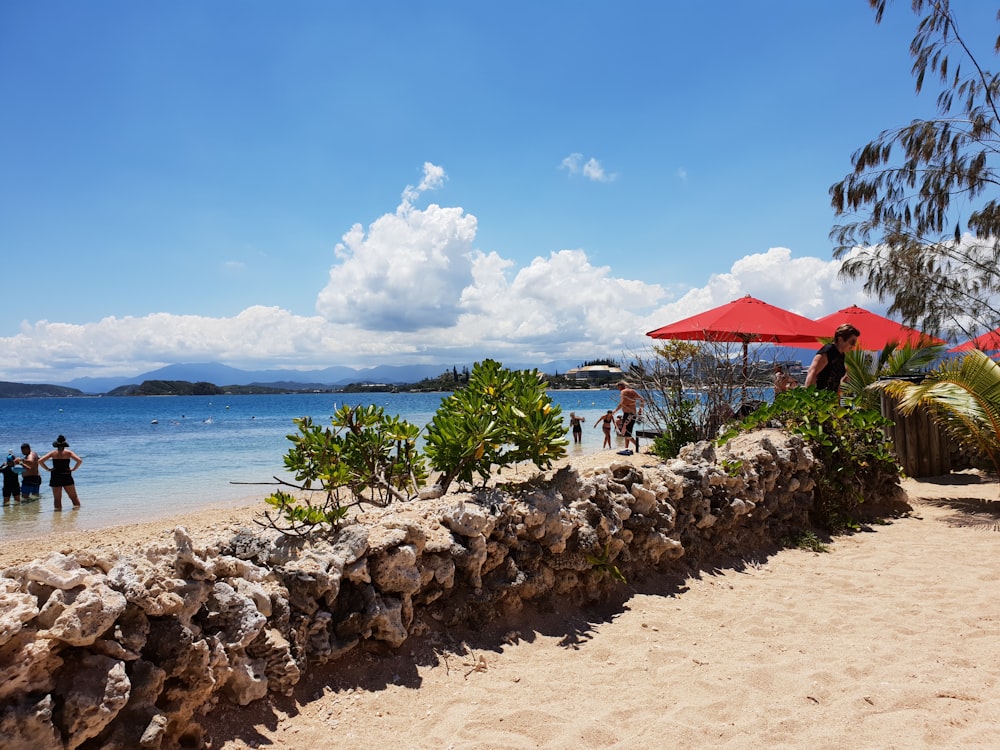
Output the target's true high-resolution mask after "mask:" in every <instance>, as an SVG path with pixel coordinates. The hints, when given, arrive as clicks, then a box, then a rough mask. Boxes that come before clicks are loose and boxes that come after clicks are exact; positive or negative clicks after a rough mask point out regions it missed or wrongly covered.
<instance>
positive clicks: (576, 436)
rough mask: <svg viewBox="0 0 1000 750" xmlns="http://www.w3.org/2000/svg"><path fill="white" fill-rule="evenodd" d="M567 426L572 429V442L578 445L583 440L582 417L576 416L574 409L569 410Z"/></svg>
mask: <svg viewBox="0 0 1000 750" xmlns="http://www.w3.org/2000/svg"><path fill="white" fill-rule="evenodd" d="M569 426H570V429H572V430H573V442H574V443H576V444H577V445H579V444H580V443H582V442H583V417H578V416H576V412H575V411H571V412H570V413H569Z"/></svg>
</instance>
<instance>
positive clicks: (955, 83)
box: [830, 0, 1000, 333]
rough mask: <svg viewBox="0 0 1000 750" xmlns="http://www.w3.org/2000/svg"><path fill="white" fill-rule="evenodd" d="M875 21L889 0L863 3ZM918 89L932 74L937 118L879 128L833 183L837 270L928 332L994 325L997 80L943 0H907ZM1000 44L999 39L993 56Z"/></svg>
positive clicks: (999, 254) (999, 240) (998, 284)
mask: <svg viewBox="0 0 1000 750" xmlns="http://www.w3.org/2000/svg"><path fill="white" fill-rule="evenodd" d="M868 1H869V4H870V5H871V6H872V8H873V9H874V11H875V21H876V23H879V22H881V20H882V16H883V14H884V12H885V10H886V5H887V0H868ZM911 5H912V8H913V12H914V13H915V14H917V15H918V16H919V17H920V21H919V23H918V26H917V31H916V34H915V35H914V37H913V41H912V42H911V44H910V54H911V56H912V58H913V67H912V72H913V76H914V79H915V81H916V90H917V92H918V93H920V92H921V91H922V90H923V89H924V87H925V85H928V84H929V82H930V81H933V80H936V81H937V83H938V84H939V86H940V92H939V94H938V97H937V110H938V116H937V117H935V118H933V119H928V120H923V119H918V120H914V121H912V122H911V123H910V124H909V125H905V126H903V127H898V128H893V129H889V130H885V131H883V132H882V133H881V134H879V136H878V137H877V138H876V139H875V140H873V141H871V142H870V143H868V144H867V145H865V146H863V147H862V148H861V149H859V150H858V151H857V152H855V153H854V155H853V156H852V158H851V163H852V165H853V170H852V172H851V173H850V174H848V175H847V176H846V177H845V178H844V179H843V180H841V181H840V182H838V183H836V184H835V185H833V186H832V187H831V188H830V195H831V199H832V200H831V202H832V205H833V208H834V210H835V211H836V213H837V214H838V216H841V217H843V219H842V222H843V223H841V224H839V225H838V226H836V227H835V228H834V230H833V231H832V232H831V238H832V239H833V241H834V242H835V245H836V247H835V250H834V256H835V257H837V258H839V259H841V260H842V261H843V265H842V269H841V273H842V274H843V275H844V276H846V277H847V278H851V279H864V280H865V290H866V291H867V292H869V293H871V294H875V295H877V296H878V297H879V299H882V300H892V304H891V306H890V307H889V312H890V313H896V314H898V315H900V316H901V317H902V318H903V319H904V321H905V322H907V323H909V324H911V325H914V326H917V327H920V328H921V330H925V331H929V332H941V331H943V330H946V329H952V330H962V331H963V332H966V333H968V332H970V331H971V330H975V329H988V328H992V327H994V326H995V325H996V323H997V322H998V321H1000V309H998V307H1000V306H998V304H997V302H996V300H997V295H998V294H1000V204H998V200H997V190H996V188H997V185H998V172H997V158H998V155H1000V115H998V108H997V100H998V96H1000V79H998V77H997V75H996V74H994V73H991V72H989V71H988V70H986V69H985V68H984V67H982V65H981V63H980V60H979V59H977V57H976V56H975V55H974V54H973V52H972V50H971V49H970V48H969V46H968V45H967V44H966V41H965V39H964V38H963V37H962V35H961V33H960V31H959V28H958V24H957V21H956V18H955V16H954V14H953V13H952V10H951V5H950V3H949V1H948V0H911ZM998 49H1000V40H998V41H997V44H996V45H995V46H994V50H993V51H994V53H995V52H996V51H997V50H998Z"/></svg>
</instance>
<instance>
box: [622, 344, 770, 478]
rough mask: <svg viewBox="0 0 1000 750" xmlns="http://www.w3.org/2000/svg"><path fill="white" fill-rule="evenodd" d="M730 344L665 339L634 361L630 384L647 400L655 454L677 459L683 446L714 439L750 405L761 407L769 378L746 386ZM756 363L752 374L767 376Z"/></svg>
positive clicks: (647, 419) (636, 356) (637, 356)
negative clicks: (656, 435) (653, 435)
mask: <svg viewBox="0 0 1000 750" xmlns="http://www.w3.org/2000/svg"><path fill="white" fill-rule="evenodd" d="M731 355H732V351H731V349H730V344H728V343H726V342H717V341H697V342H695V341H681V340H677V339H664V340H662V341H661V342H660V343H657V344H655V345H653V346H652V347H650V349H649V350H648V352H647V353H641V354H636V355H634V356H633V357H632V360H633V364H632V365H631V367H630V368H629V378H630V379H631V380H632V381H633V382H634V384H635V388H636V390H637V391H639V393H641V394H642V396H643V398H644V399H645V401H646V403H645V407H644V409H645V415H646V421H647V422H648V423H649V425H650V428H651V429H652V431H654V432H657V433H659V436H658V437H656V438H654V439H653V448H652V450H653V452H654V453H655V454H656V455H657V456H659V457H660V458H664V459H666V458H673V457H674V456H676V455H677V453H678V451H679V450H680V449H681V447H682V446H684V445H687V444H688V443H693V442H695V441H696V440H710V439H714V438H715V437H716V436H717V435H718V433H719V428H720V427H721V426H722V425H723V424H725V423H726V422H729V421H731V420H732V419H734V418H735V415H736V413H737V412H738V411H739V410H740V408H741V405H742V404H743V403H745V401H744V399H746V401H749V402H752V403H753V404H757V403H761V402H762V400H763V395H764V390H765V388H766V387H767V386H768V385H769V384H770V381H769V380H767V379H766V378H757V379H755V380H754V381H751V382H749V383H748V382H747V380H746V379H744V377H743V373H742V366H741V364H740V363H739V362H738V361H737V360H736V359H735V358H734V357H732V356H731ZM765 369H767V368H761V367H760V366H759V363H758V362H757V361H754V362H753V366H752V367H751V368H750V371H751V372H758V371H763V370H765Z"/></svg>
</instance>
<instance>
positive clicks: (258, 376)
mask: <svg viewBox="0 0 1000 750" xmlns="http://www.w3.org/2000/svg"><path fill="white" fill-rule="evenodd" d="M579 364H580V362H578V361H576V360H560V361H557V362H548V363H545V364H538V363H531V364H526V363H518V362H511V363H507V362H504V366H505V367H508V368H510V369H514V370H531V369H538V370H540V371H542V372H545V373H549V374H555V373H556V372H559V373H563V372H566V370H568V369H570V368H572V367H576V366H577V365H579ZM463 367H468V368H470V369H471V367H472V363H471V362H470V363H467V364H463V363H458V364H455V365H451V364H449V365H379V366H377V367H369V368H366V369H355V368H353V367H341V366H335V367H326V368H324V369H321V370H240V369H238V368H235V367H229V366H228V365H223V364H220V363H218V362H205V363H194V364H175V365H167V366H165V367H161V368H159V369H158V370H152V371H150V372H145V373H141V374H139V375H136V376H134V377H124V376H123V377H118V378H77V379H75V380H71V381H69V382H67V383H65V384H64V386H65V387H68V388H74V389H79V390H81V391H82V392H83V393H110V392H111V391H113V390H115V389H116V388H119V387H121V386H125V385H132V386H138V385H139V384H140V383H142V382H144V381H147V380H167V381H169V380H178V381H187V382H190V383H198V382H205V383H231V384H233V385H255V386H262V387H265V388H274V389H277V390H283V391H290V390H301V391H313V390H326V389H328V388H330V387H337V386H345V385H349V384H351V383H385V384H388V385H402V384H404V383H419V382H420V381H421V380H424V379H427V378H435V377H437V376H438V375H440V374H441V373H443V372H445V371H447V370H451V369H453V368H457V369H458V370H461V369H462V368H463Z"/></svg>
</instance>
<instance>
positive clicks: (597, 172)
mask: <svg viewBox="0 0 1000 750" xmlns="http://www.w3.org/2000/svg"><path fill="white" fill-rule="evenodd" d="M559 168H560V169H565V170H566V171H567V172H569V173H570V174H571V175H577V174H578V175H582V176H583V177H586V178H587V179H588V180H591V181H592V182H614V181H615V180H616V179H618V175H617V174H609V173H608V172H606V171H605V170H604V167H603V166H602V165H601V162H599V161H598V160H597V159H595V158H593V157H591V158H589V159H587V160H586V161H584V157H583V154H580V153H572V154H570V155H569V156H567V157H566V158H565V159H563V160H562V161H561V162H560V163H559Z"/></svg>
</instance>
